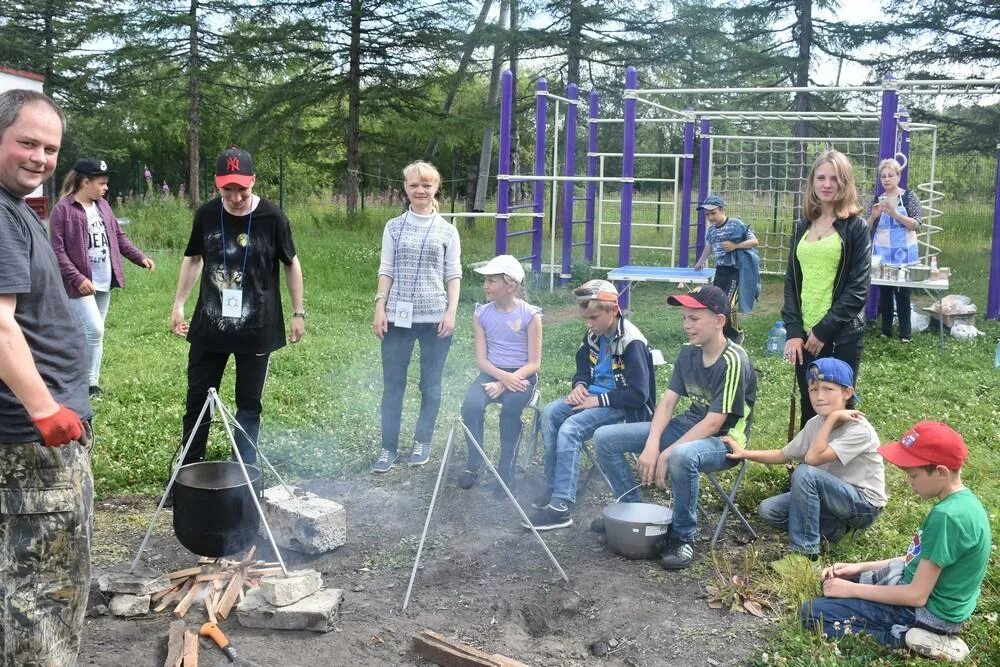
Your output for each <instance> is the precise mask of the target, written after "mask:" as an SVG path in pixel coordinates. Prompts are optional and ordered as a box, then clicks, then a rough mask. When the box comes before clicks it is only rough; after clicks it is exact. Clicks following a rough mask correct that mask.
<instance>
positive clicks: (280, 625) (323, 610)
mask: <svg viewBox="0 0 1000 667" xmlns="http://www.w3.org/2000/svg"><path fill="white" fill-rule="evenodd" d="M343 601H344V592H343V591H342V590H340V589H339V588H327V589H325V590H322V591H319V592H317V593H315V594H313V595H310V596H309V597H307V598H305V599H303V600H299V601H298V602H296V603H295V604H290V605H288V606H287V607H275V606H274V605H272V604H269V603H268V601H267V600H266V599H264V595H263V594H262V593H261V592H260V590H259V589H251V590H250V592H248V593H247V595H246V598H245V599H244V600H243V602H241V603H240V606H239V607H237V608H236V618H237V619H239V622H240V625H243V626H244V627H247V628H266V629H269V630H312V631H313V632H329V631H330V630H332V629H333V624H334V622H335V620H336V618H337V613H338V612H339V610H340V603H341V602H343Z"/></svg>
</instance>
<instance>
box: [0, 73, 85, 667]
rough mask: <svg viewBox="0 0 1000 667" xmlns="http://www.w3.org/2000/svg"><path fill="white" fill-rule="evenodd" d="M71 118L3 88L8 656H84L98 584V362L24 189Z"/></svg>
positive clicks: (2, 464)
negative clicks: (94, 581)
mask: <svg viewBox="0 0 1000 667" xmlns="http://www.w3.org/2000/svg"><path fill="white" fill-rule="evenodd" d="M63 122H64V119H63V115H62V111H60V110H59V107H58V106H56V104H55V102H53V101H52V100H51V99H50V98H48V97H47V96H45V95H43V94H41V93H38V92H34V91H28V90H9V91H6V92H4V93H0V253H2V255H3V261H2V262H0V349H2V352H0V489H2V490H3V493H2V494H0V600H2V605H3V607H2V608H3V615H2V617H0V664H3V665H75V664H76V661H77V654H78V652H79V648H80V633H81V631H82V630H83V618H84V613H85V612H86V603H87V593H88V591H89V584H90V524H91V514H92V509H93V495H94V482H93V478H92V477H91V473H90V455H89V443H90V442H91V438H90V433H89V427H88V426H85V425H84V423H83V421H81V420H89V419H90V417H91V411H90V404H89V402H88V399H87V363H86V362H87V359H86V347H85V345H84V339H83V333H82V332H81V331H80V322H79V320H77V318H76V315H74V314H73V310H72V309H71V308H70V304H69V299H68V298H67V296H66V292H65V291H64V290H63V284H62V278H61V277H60V275H59V266H58V265H57V264H56V257H55V255H54V254H53V252H52V248H51V246H49V242H48V238H47V236H46V234H45V229H44V227H42V223H41V222H40V221H39V220H38V217H37V216H36V215H35V214H34V212H33V211H32V210H31V209H30V208H29V207H28V205H27V203H25V200H24V198H25V197H26V196H28V195H30V194H31V193H32V192H33V191H34V190H35V189H36V188H38V187H39V186H41V184H42V183H43V182H45V181H46V180H47V179H48V178H49V177H51V176H52V172H53V171H54V170H55V168H56V159H57V158H58V156H59V147H60V144H61V143H62V134H63Z"/></svg>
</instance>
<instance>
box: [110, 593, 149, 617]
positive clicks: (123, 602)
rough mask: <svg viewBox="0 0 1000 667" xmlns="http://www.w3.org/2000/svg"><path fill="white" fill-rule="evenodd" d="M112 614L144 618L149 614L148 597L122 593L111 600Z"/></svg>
mask: <svg viewBox="0 0 1000 667" xmlns="http://www.w3.org/2000/svg"><path fill="white" fill-rule="evenodd" d="M111 613H112V615H114V616H142V615H143V614H148V613H149V596H148V595H129V594H128V593H122V594H120V595H116V596H114V597H113V598H111Z"/></svg>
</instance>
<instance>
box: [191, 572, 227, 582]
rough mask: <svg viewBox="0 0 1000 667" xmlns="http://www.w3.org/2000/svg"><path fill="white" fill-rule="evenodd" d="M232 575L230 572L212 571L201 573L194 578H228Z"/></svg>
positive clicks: (207, 579) (210, 579) (199, 579)
mask: <svg viewBox="0 0 1000 667" xmlns="http://www.w3.org/2000/svg"><path fill="white" fill-rule="evenodd" d="M229 577H230V573H229V572H212V573H210V574H199V575H198V576H196V577H195V578H194V580H195V581H212V580H213V579H228V578H229Z"/></svg>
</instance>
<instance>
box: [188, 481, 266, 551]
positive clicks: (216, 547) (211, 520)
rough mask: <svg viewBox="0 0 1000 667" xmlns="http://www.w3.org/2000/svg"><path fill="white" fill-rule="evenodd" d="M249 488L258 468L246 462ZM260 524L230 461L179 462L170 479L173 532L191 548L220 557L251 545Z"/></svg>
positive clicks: (256, 484)
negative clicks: (247, 464)
mask: <svg viewBox="0 0 1000 667" xmlns="http://www.w3.org/2000/svg"><path fill="white" fill-rule="evenodd" d="M247 474H248V475H249V476H250V480H251V481H252V482H253V489H254V492H257V493H259V489H260V469H259V468H256V467H254V466H247ZM258 526H260V515H259V514H257V508H256V507H254V504H253V498H251V497H250V489H248V488H247V483H246V479H245V478H244V477H243V471H242V470H241V469H240V464H239V463H236V462H235V461H203V462H201V463H189V464H188V465H185V466H181V469H180V470H179V471H178V472H177V478H176V479H175V480H174V534H175V535H176V536H177V541H178V542H180V543H181V544H182V545H184V547H185V548H187V549H188V550H189V551H191V552H192V553H195V554H197V555H199V556H207V557H210V558H221V557H222V556H231V555H232V554H235V553H239V552H241V551H244V550H245V549H246V548H247V547H249V546H250V545H251V544H253V542H254V540H255V539H256V537H257V528H258Z"/></svg>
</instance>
